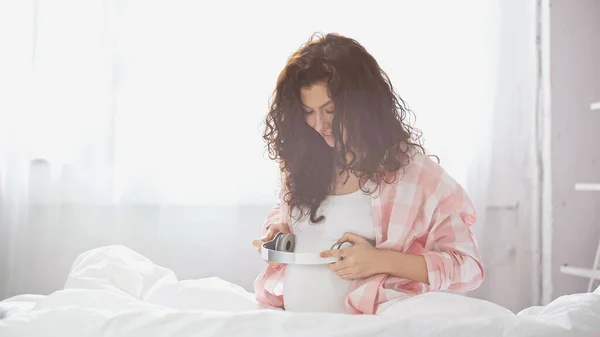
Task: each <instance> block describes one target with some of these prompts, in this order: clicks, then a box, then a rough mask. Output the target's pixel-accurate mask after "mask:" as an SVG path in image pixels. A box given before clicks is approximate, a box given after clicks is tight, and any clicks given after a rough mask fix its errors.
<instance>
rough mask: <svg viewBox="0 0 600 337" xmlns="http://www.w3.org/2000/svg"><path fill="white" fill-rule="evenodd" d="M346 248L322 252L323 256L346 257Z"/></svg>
mask: <svg viewBox="0 0 600 337" xmlns="http://www.w3.org/2000/svg"><path fill="white" fill-rule="evenodd" d="M344 250H345V249H330V250H324V251H322V252H321V257H344Z"/></svg>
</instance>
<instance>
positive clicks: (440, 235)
mask: <svg viewBox="0 0 600 337" xmlns="http://www.w3.org/2000/svg"><path fill="white" fill-rule="evenodd" d="M440 190H441V191H444V190H445V191H449V193H448V192H441V193H437V192H440ZM440 190H438V191H436V193H435V194H441V196H440V197H439V202H438V205H437V207H436V210H435V212H434V216H433V217H432V222H431V229H430V232H429V236H428V238H427V241H426V243H425V247H424V248H425V249H424V252H423V256H424V257H425V262H426V265H427V273H428V278H429V286H428V289H429V291H438V290H453V291H457V292H466V291H470V290H473V289H475V288H477V287H479V285H480V284H481V283H482V281H483V278H484V268H483V263H482V260H481V256H480V254H479V249H478V247H477V240H476V239H475V235H474V233H473V231H472V230H471V226H472V225H473V224H475V222H476V215H475V208H474V206H473V204H472V203H471V201H470V200H469V198H468V196H467V194H466V192H465V191H464V189H463V188H462V187H461V186H460V185H459V184H458V183H456V182H454V181H450V182H444V179H442V182H441V189H440Z"/></svg>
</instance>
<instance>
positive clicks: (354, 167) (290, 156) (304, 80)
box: [263, 33, 425, 223]
mask: <svg viewBox="0 0 600 337" xmlns="http://www.w3.org/2000/svg"><path fill="white" fill-rule="evenodd" d="M319 81H325V82H326V83H327V84H328V91H329V96H330V97H331V99H332V100H333V101H334V104H335V112H334V117H333V124H332V131H333V137H334V141H335V146H334V147H330V146H328V145H327V143H326V142H325V140H324V139H323V138H322V137H321V136H320V135H319V133H318V132H317V131H315V130H314V129H313V128H311V127H310V126H309V125H308V124H307V123H306V120H305V117H304V114H305V111H304V109H303V108H302V102H301V99H300V90H301V89H302V88H307V87H310V86H312V85H313V84H315V83H317V82H319ZM410 112H411V111H410V110H409V109H408V108H407V107H406V104H405V102H404V101H403V100H402V99H401V98H400V97H399V96H398V95H397V94H396V93H395V92H394V89H393V87H392V84H391V82H390V79H389V77H388V76H387V74H386V73H385V72H384V71H383V70H382V69H381V68H380V67H379V65H378V63H377V61H376V60H375V58H374V57H373V56H372V55H371V54H369V53H368V52H367V50H366V49H365V48H364V47H363V46H362V45H360V44H359V43H358V42H357V41H355V40H353V39H350V38H347V37H344V36H341V35H339V34H333V33H330V34H326V35H324V36H323V35H322V34H319V33H316V34H314V35H313V36H312V37H311V38H310V39H309V40H308V41H307V42H306V43H304V44H303V45H302V46H301V47H300V48H299V49H298V50H297V51H296V52H295V53H293V54H292V55H291V56H290V58H289V59H288V62H287V64H286V66H285V68H284V69H283V70H282V71H281V73H280V74H279V78H278V79H277V86H276V88H275V90H274V93H273V97H272V101H271V105H270V111H269V113H268V115H267V117H266V122H265V129H264V133H263V138H264V140H265V141H266V142H267V151H268V154H269V157H270V158H271V159H273V160H276V161H278V162H279V163H280V167H281V171H282V172H281V173H282V175H283V176H284V177H285V179H284V180H285V186H284V188H285V190H286V193H285V196H284V201H285V202H286V203H287V204H288V205H289V206H290V207H289V208H290V212H291V211H292V210H293V209H294V208H297V209H299V210H300V211H301V213H300V214H301V217H303V216H305V215H306V214H307V212H309V213H310V221H311V222H313V223H318V222H320V221H321V220H323V218H324V217H323V216H322V215H321V216H317V210H318V209H319V207H320V205H321V203H322V202H323V201H324V200H325V198H327V196H328V195H329V194H330V193H331V189H332V185H333V184H332V182H333V179H334V170H335V168H338V169H340V170H341V173H346V174H348V172H350V173H353V174H356V175H357V176H358V177H359V186H360V189H361V190H363V191H364V192H365V193H373V192H374V190H372V191H367V190H366V189H365V183H367V182H368V181H372V182H373V183H374V184H375V186H380V184H381V183H382V182H386V183H391V182H392V180H394V179H396V178H397V174H396V173H397V172H398V171H400V169H401V168H403V167H404V166H406V165H407V164H408V161H409V160H410V153H411V151H413V150H415V149H417V150H419V151H422V152H423V153H424V152H425V151H424V149H423V147H422V145H421V144H420V142H419V138H420V132H419V131H418V130H417V129H415V128H413V127H412V126H410V125H409V123H408V120H407V119H408V114H409V113H410ZM342 127H345V129H346V131H345V132H346V136H347V138H346V140H345V141H342ZM347 158H350V159H349V160H348V159H347Z"/></svg>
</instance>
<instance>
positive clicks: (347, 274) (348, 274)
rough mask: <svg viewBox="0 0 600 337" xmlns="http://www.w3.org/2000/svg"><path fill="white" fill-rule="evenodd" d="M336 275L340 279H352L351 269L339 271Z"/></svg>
mask: <svg viewBox="0 0 600 337" xmlns="http://www.w3.org/2000/svg"><path fill="white" fill-rule="evenodd" d="M335 274H336V275H337V276H338V277H339V278H343V279H349V278H352V270H351V269H350V268H343V269H340V270H338V271H337V272H335Z"/></svg>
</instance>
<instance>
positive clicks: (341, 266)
mask: <svg viewBox="0 0 600 337" xmlns="http://www.w3.org/2000/svg"><path fill="white" fill-rule="evenodd" d="M346 268H348V266H347V265H346V262H345V261H344V260H340V261H338V262H334V263H330V264H329V269H330V270H331V271H333V272H336V273H337V272H338V271H339V270H342V269H346Z"/></svg>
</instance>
